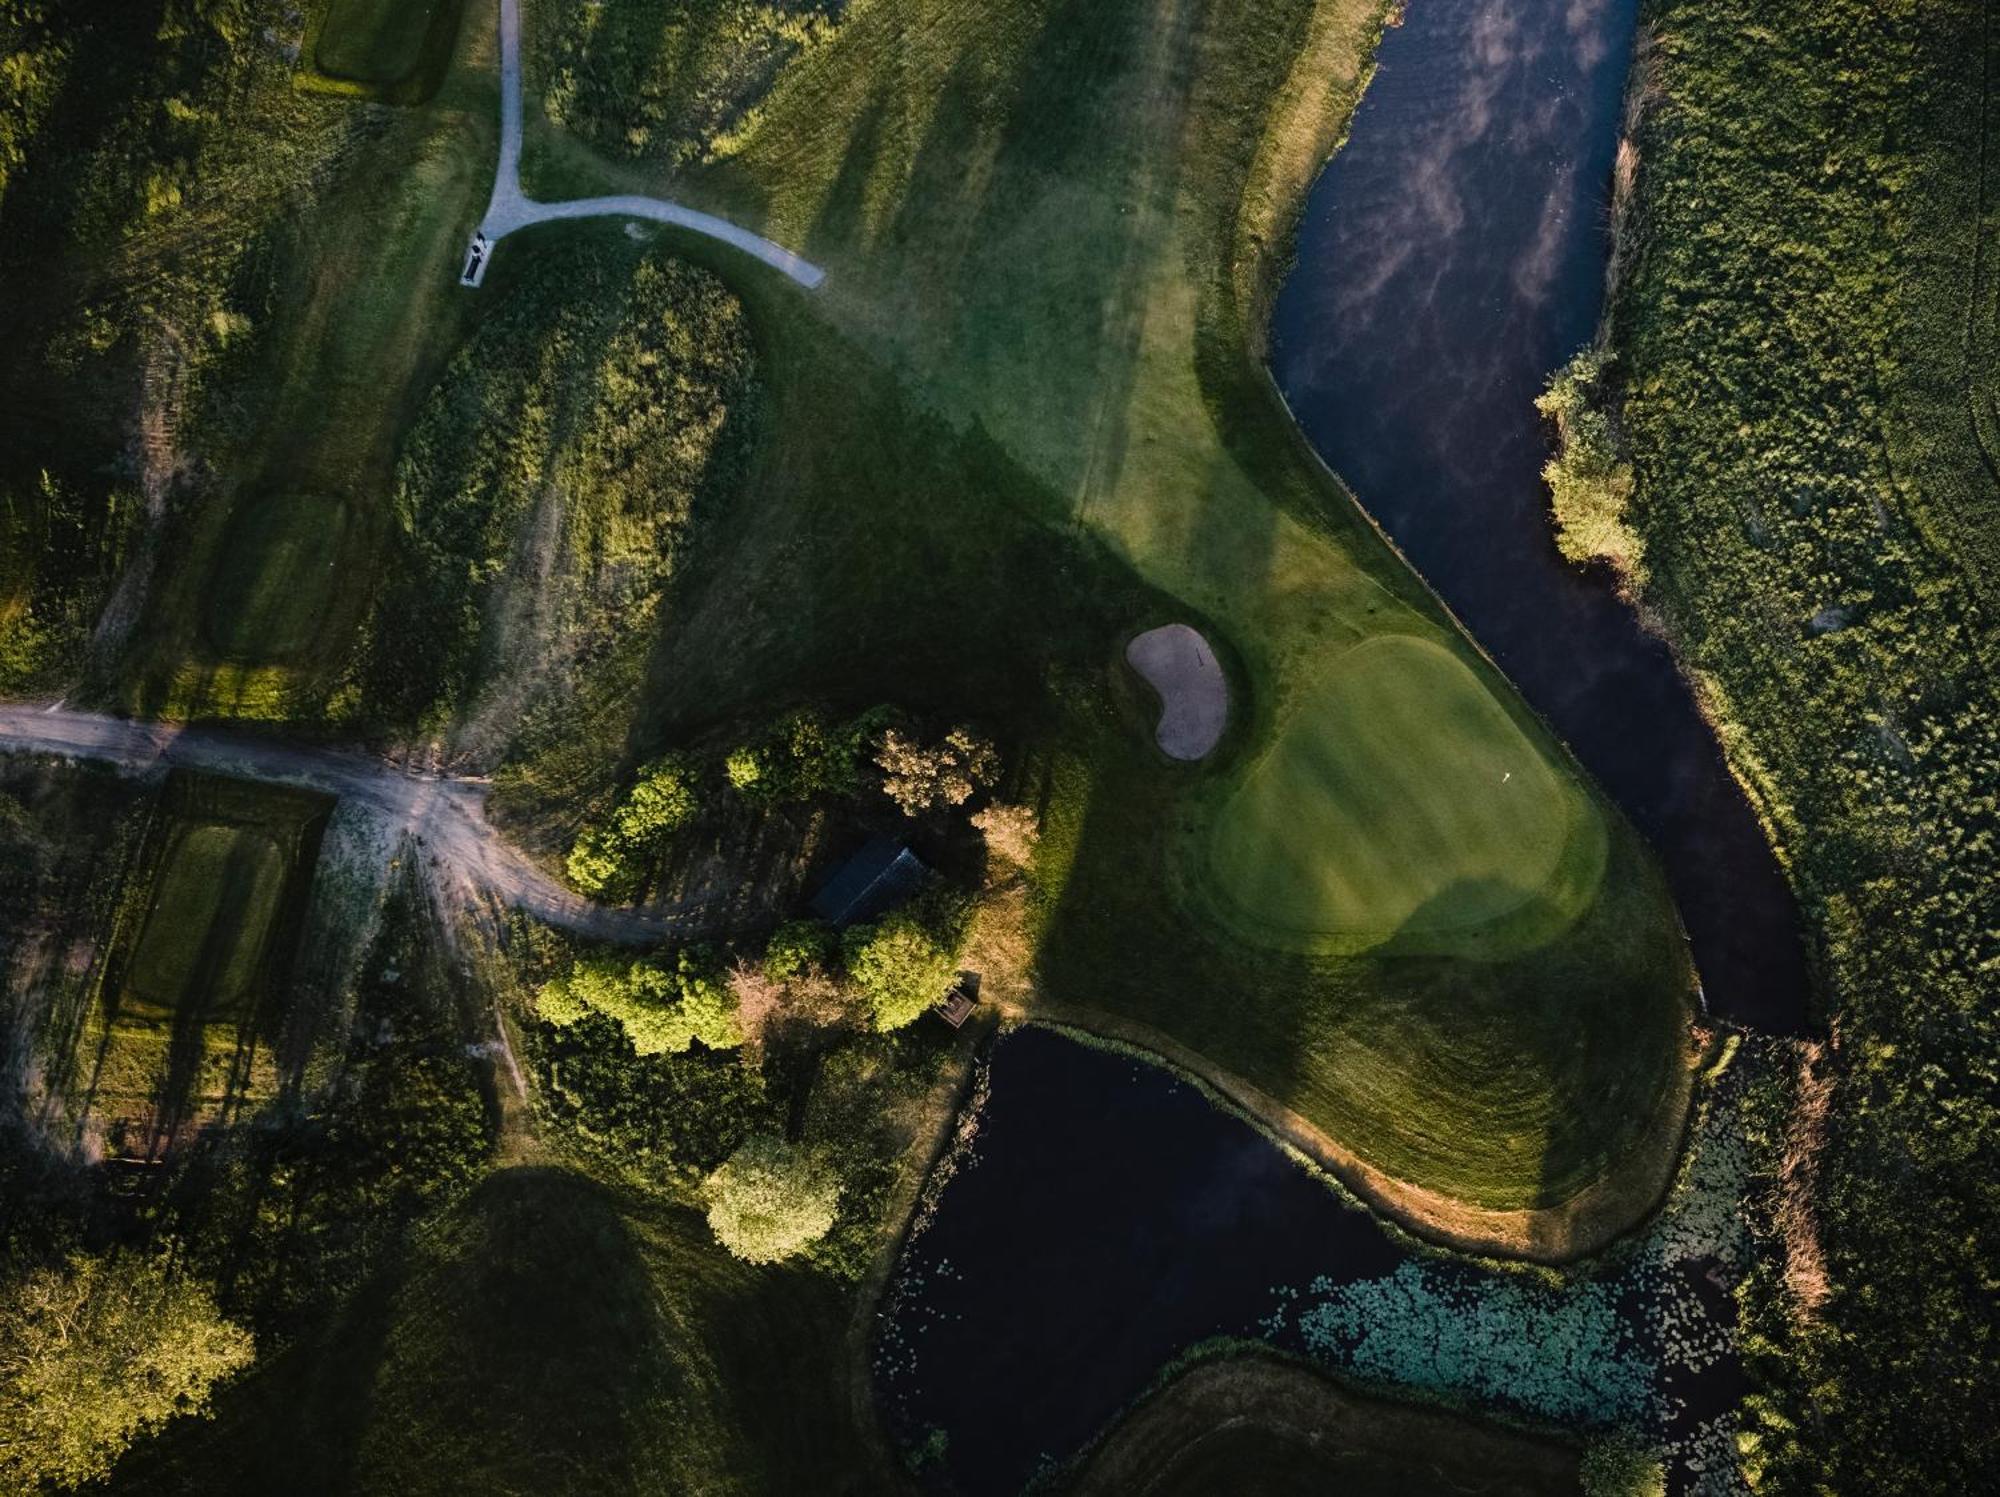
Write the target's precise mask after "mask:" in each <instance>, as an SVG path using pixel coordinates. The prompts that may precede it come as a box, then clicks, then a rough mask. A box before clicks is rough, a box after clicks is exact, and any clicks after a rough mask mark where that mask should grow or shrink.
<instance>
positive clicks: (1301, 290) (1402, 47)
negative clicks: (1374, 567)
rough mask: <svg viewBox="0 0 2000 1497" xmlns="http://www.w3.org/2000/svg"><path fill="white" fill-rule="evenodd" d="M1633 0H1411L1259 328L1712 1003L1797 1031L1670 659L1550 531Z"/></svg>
mask: <svg viewBox="0 0 2000 1497" xmlns="http://www.w3.org/2000/svg"><path fill="white" fill-rule="evenodd" d="M1635 10H1636V0H1532V3H1530V0H1411V3H1410V5H1409V7H1408V13H1407V15H1406V17H1405V19H1404V21H1403V24H1402V25H1400V26H1398V27H1395V28H1393V29H1391V30H1390V32H1389V33H1388V35H1387V37H1386V39H1385V40H1384V42H1383V44H1382V48H1381V51H1380V54H1379V62H1380V72H1379V73H1378V75H1377V77H1376V79H1375V81H1374V82H1373V83H1372V84H1371V85H1370V86H1369V89H1368V92H1367V94H1366V95H1365V96H1364V97H1363V99H1362V103H1361V107H1360V109H1359V110H1358V111H1357V113H1356V115H1355V120H1354V129H1353V134H1352V136H1351V138H1350V140H1349V142H1348V144H1347V146H1346V147H1345V148H1344V149H1343V150H1341V151H1340V152H1339V153H1338V154H1337V155H1336V156H1335V157H1334V159H1333V160H1332V162H1331V163H1330V164H1329V165H1328V166H1327V169H1326V170H1325V172H1323V173H1322V174H1321V177H1320V179H1319V181H1318V183H1317V184H1316V185H1315V186H1314V188H1313V191H1312V195H1311V197H1310V198H1309V200H1308V202H1307V205H1306V211H1305V216H1304V219H1303V221H1302V222H1301V225H1300V232H1299V246H1298V265H1297V269H1296V270H1295V271H1294V272H1293V274H1292V276H1291V278H1290V279H1289V281H1288V282H1287V283H1286V285H1285V287H1284V289H1283V291H1282V293H1281V294H1280V296H1279V299H1278V304H1277V307H1276V310H1275V314H1274V316H1273V319H1272V342H1271V348H1272V359H1271V363H1272V370H1273V372H1274V374H1275V375H1276V376H1277V380H1278V384H1279V387H1280V388H1281V389H1282V390H1283V391H1284V393H1285V398H1286V400H1287V401H1288V402H1289V403H1290V405H1291V407H1292V410H1293V412H1294V414H1295V415H1296V416H1297V417H1298V420H1299V422H1300V425H1301V426H1302V427H1303V428H1304V430H1305V432H1306V435H1307V436H1308V437H1310V438H1311V440H1312V443H1313V445H1314V446H1315V447H1316V448H1317V449H1318V450H1319V452H1320V455H1321V456H1322V457H1324V458H1325V459H1326V461H1327V463H1328V464H1329V465H1330V466H1331V467H1332V468H1333V469H1334V470H1335V471H1336V472H1338V473H1339V474H1340V475H1341V476H1342V477H1343V478H1344V479H1346V480H1347V482H1348V484H1349V485H1350V486H1351V487H1352V488H1353V490H1354V492H1355V493H1356V495H1357V496H1358V497H1359V498H1360V501H1361V503H1362V504H1363V505H1364V506H1366V507H1367V509H1368V511H1369V512H1370V513H1371V514H1372V515H1374V517H1375V519H1376V520H1377V522H1379V523H1380V524H1381V525H1382V527H1383V528H1384V529H1385V530H1387V531H1388V532H1389V533H1390V534H1391V535H1392V536H1394V537H1395V539H1396V543H1397V544H1398V545H1399V546H1400V547H1401V548H1402V550H1403V553H1404V555H1405V556H1407V557H1408V558H1409V559H1410V561H1411V563H1412V564H1413V565H1414V566H1415V567H1416V569H1417V570H1418V571H1419V572H1421V573H1422V574H1423V576H1424V578H1425V580H1426V581H1428V582H1429V583H1430V585H1431V586H1432V587H1433V588H1435V589H1436V590H1437V592H1438V594H1439V595H1440V596H1441V597H1442V598H1443V599H1444V600H1445V602H1446V603H1447V604H1448V605H1449V606H1450V607H1451V608H1452V610H1453V611H1454V612H1455V613H1456V614H1457V615H1458V616H1459V618H1460V619H1461V620H1463V621H1464V623H1465V625H1466V627H1467V628H1468V629H1469V630H1470V631H1471V633H1472V635H1473V637H1474V638H1475V639H1477V640H1478V641H1479V643H1480V644H1481V646H1483V647H1484V648H1485V650H1486V651H1487V653H1488V654H1490V655H1491V656H1492V657H1493V658H1494V659H1495V660H1496V661H1497V662H1498V663H1499V665H1500V667H1501V669H1502V670H1504V671H1505V672H1506V673H1507V675H1508V676H1509V677H1510V678H1511V679H1512V680H1513V682H1514V684H1515V685H1516V686H1517V687H1518V688H1519V689H1520V691H1521V693H1522V694H1523V695H1524V696H1525V697H1526V698H1527V699H1528V701H1529V702H1531V703H1532V704H1533V705H1534V707H1535V708H1536V710H1537V711H1539V712H1540V713H1541V714H1542V715H1543V717H1545V718H1546V719H1547V720H1548V721H1549V723H1550V724H1551V725H1552V726H1553V727H1554V728H1555V730H1556V732H1557V733H1558V734H1560V735H1561V736H1562V738H1563V739H1564V740H1565V741H1566V742H1567V743H1568V744H1569V745H1570V747H1571V749H1572V750H1573V751H1574V752H1575V753H1576V755H1577V757H1578V758H1579V759H1581V760H1582V761H1583V763H1584V765H1585V766H1586V767H1588V768H1589V770H1590V771H1591V773H1592V774H1594V775H1595V776H1596V777H1597V780H1598V782H1599V783H1600V784H1602V785H1603V786H1604V787H1605V789H1606V790H1607V791H1608V792H1609V793H1610V795H1611V797H1612V798H1613V799H1614V800H1615V801H1617V803H1618V804H1619V806H1620V807H1621V808H1622V809H1623V810H1624V812H1625V814H1626V815H1627V816H1628V817H1630V818H1631V820H1632V821H1633V823H1634V824H1635V825H1637V826H1638V827H1639V829H1640V830H1641V831H1642V832H1643V833H1644V834H1645V835H1646V836H1647V837H1648V838H1649V839H1650V840H1651V842H1652V844H1653V846H1654V847H1655V848H1656V849H1657V850H1658V852H1659V854H1660V857H1661V860H1662V862H1663V863H1664V865H1665V867H1666V872H1667V878H1668V882H1669V883H1670V884H1671V886H1672V888H1673V893H1674V898H1675V900H1676V902H1677V903H1678V904H1679V906H1680V910H1681V917H1682V920H1683V921H1684V922H1685V924H1686V926H1687V930H1688V934H1689V937H1690V940H1691V942H1692V944H1693V949H1694V955H1695V963H1696V966H1697V967H1698V969H1699V970H1700V973H1701V976H1702V981H1703V986H1704V989H1705V992H1706V996H1707V999H1708V1003H1709V1006H1710V1009H1711V1011H1713V1012H1714V1013H1716V1014H1717V1015H1719V1016H1720V1017H1723V1018H1725V1019H1728V1020H1730V1021H1732V1022H1734V1023H1738V1024H1743V1025H1747V1026H1750V1027H1753V1028H1756V1029H1759V1030H1762V1031H1765V1032H1767V1033H1796V1032H1798V1031H1800V1030H1801V1029H1802V1028H1803V1027H1804V1025H1805V1024H1806V1020H1807V1002H1808V997H1809V987H1808V979H1807V975H1806V967H1805V961H1804V955H1803V951H1802V949H1801V945H1800V940H1799V934H1798V930H1799V923H1798V910H1797V907H1796V905H1795V903H1794V901H1793V899H1792V896H1791V891H1790V890H1789V888H1788V887H1787V886H1786V884H1785V882H1784V879H1783V877H1782V876H1781V875H1780V873H1779V871H1778V866H1777V863H1776V860H1775V859H1774V858H1773V856H1772V854H1771V850H1770V847H1769V845H1768V843H1767V842H1766V841H1765V838H1764V834H1763V829H1762V828H1761V827H1760V826H1759V825H1758V823H1757V820H1756V818H1755V816H1754V815H1753V814H1752V812H1751V810H1750V806H1749V804H1748V802H1747V801H1746V800H1745V799H1744V796H1743V793H1742V790H1741V789H1740V788H1739V787H1738V786H1737V784H1736V782H1735V781H1734V780H1733V779H1732V778H1731V777H1730V775H1729V772H1728V769H1727V767H1726V766H1725V765H1724V763H1723V759H1722V755H1721V751H1720V749H1719V748H1718V747H1717V744H1716V741H1715V738H1714V735H1713V734H1712V733H1711V732H1710V730H1709V727H1708V725H1707V723H1706V722H1704V721H1703V719H1702V717H1701V715H1700V713H1699V712H1698V711H1697V709H1696V707H1695V704H1694V700H1693V698H1692V696H1691V695H1690V693H1689V690H1688V688H1687V685H1686V683H1685V681H1684V680H1683V679H1682V677H1681V675H1680V673H1679V671H1678V670H1677V669H1676V667H1675V664H1674V660H1673V657H1672V655H1671V653H1670V652H1669V651H1668V649H1667V647H1666V646H1665V645H1664V644H1663V643H1661V642H1660V641H1659V640H1658V639H1656V638H1654V637H1653V636H1651V635H1649V634H1647V633H1646V632H1645V631H1644V630H1643V629H1641V628H1640V626H1639V621H1638V618H1637V616H1636V615H1635V614H1634V612H1633V611H1632V609H1631V608H1630V607H1628V606H1627V605H1626V604H1625V603H1623V602H1622V601H1620V599H1619V598H1618V597H1617V595H1616V593H1615V592H1614V590H1613V588H1612V586H1611V583H1610V581H1609V579H1608V578H1605V577H1601V576H1589V575H1585V574H1583V573H1580V572H1578V571H1577V570H1576V569H1575V568H1573V567H1571V566H1570V565H1569V564H1567V563H1566V562H1565V561H1564V560H1563V559H1562V557H1561V556H1560V555H1559V554H1558V553H1557V551H1556V548H1555V544H1554V541H1553V538H1552V536H1551V532H1550V527H1549V522H1548V515H1547V503H1548V501H1547V497H1546V491H1545V490H1544V488H1543V485H1542V480H1541V476H1540V475H1541V466H1542V463H1543V462H1544V461H1545V459H1546V458H1547V455H1548V443H1547V435H1546V433H1545V431H1544V430H1543V427H1542V424H1541V421H1540V419H1539V417H1538V416H1537V414H1536V412H1535V410H1534V407H1533V401H1534V398H1535V396H1536V395H1537V394H1539V393H1540V391H1541V389H1542V387H1543V384H1544V383H1545V381H1546V379H1547V377H1548V374H1549V372H1550V371H1551V370H1553V369H1555V368H1556V367H1558V366H1559V365H1560V364H1562V363H1563V362H1564V361H1565V360H1566V359H1567V358H1568V357H1569V356H1570V355H1571V354H1572V353H1574V352H1576V351H1577V350H1578V349H1580V348H1582V347H1583V346H1584V345H1585V344H1586V343H1588V342H1589V341H1590V338H1591V336H1592V334H1593V332H1594V330H1595V328H1596V325H1597V320H1598V314H1599V312H1600V310H1601V308H1602V306H1603V300H1604V296H1603V289H1604V288H1603V281H1604V269H1605V263H1606V259H1607V254H1608V238H1607V220H1608V207H1609V202H1608V200H1609V196H1610V184H1611V172H1612V163H1613V157H1614V155H1615V153H1616V150H1617V144H1618V135H1619V117H1620V113H1621V111H1622V108H1623V98H1624V85H1625V75H1626V70H1627V66H1628V62H1629V59H1630V57H1631V52H1632V39H1633V29H1634V24H1635V20H1634V12H1635Z"/></svg>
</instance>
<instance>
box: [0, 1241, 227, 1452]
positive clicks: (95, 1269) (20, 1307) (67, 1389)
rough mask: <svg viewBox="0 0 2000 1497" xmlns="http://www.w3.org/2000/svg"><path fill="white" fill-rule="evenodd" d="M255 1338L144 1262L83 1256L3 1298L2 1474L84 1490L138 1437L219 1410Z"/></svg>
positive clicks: (204, 1295)
mask: <svg viewBox="0 0 2000 1497" xmlns="http://www.w3.org/2000/svg"><path fill="white" fill-rule="evenodd" d="M254 1354H255V1349H254V1347H253V1345H252V1343H251V1339H250V1335H249V1333H248V1332H247V1331H245V1330H243V1329H242V1328H241V1327H239V1326H236V1325H233V1324H231V1323H230V1322H229V1321H227V1320H224V1319H223V1318H222V1315H221V1313H220V1312H219V1311H218V1310H217V1309H216V1305H215V1300H214V1298H213V1296H211V1295H210V1293H209V1291H208V1290H207V1288H206V1287H204V1286H203V1285H201V1284H200V1283H197V1282H195V1281H192V1280H189V1279H184V1278H175V1277H172V1276H170V1275H169V1274H168V1273H167V1271H166V1269H165V1267H164V1266H163V1265H162V1263H161V1261H160V1260H159V1259H156V1258H150V1257H142V1256H138V1255H135V1254H121V1255H118V1256H116V1257H111V1258H93V1257H87V1256H84V1255H82V1254H78V1255H75V1256H73V1257H71V1258H70V1260H69V1261H68V1263H67V1264H65V1265H64V1266H63V1267H61V1268H43V1269H35V1270H33V1271H31V1272H29V1273H28V1274H27V1275H26V1276H25V1277H23V1278H21V1279H19V1280H16V1281H15V1282H14V1283H13V1284H12V1285H11V1286H9V1287H8V1289H7V1290H6V1292H5V1293H4V1294H0V1475H4V1476H5V1477H6V1478H8V1479H7V1480H6V1481H5V1482H4V1483H3V1484H4V1485H6V1486H7V1487H8V1488H9V1489H10V1490H14V1491H24V1490H29V1489H32V1488H33V1487H36V1486H38V1485H42V1484H44V1483H48V1484H53V1485H55V1486H60V1487H74V1486H79V1485H81V1484H83V1483H84V1482H88V1481H94V1480H96V1479H98V1478H100V1477H102V1476H104V1475H105V1474H106V1473H107V1472H109V1471H110V1469H111V1466H112V1463H113V1462H115V1461H116V1460H117V1459H118V1456H119V1455H120V1453H121V1452H123V1451H124V1449H125V1448H126V1447H127V1446H128V1445H130V1444H131V1443H132V1442H133V1441H134V1440H135V1439H137V1438H138V1437H139V1436H141V1435H143V1434H146V1433H149V1432H150V1431H152V1430H155V1429H157V1428H159V1426H161V1425H163V1424H165V1423H166V1422H167V1421H168V1420H169V1419H172V1418H173V1417H174V1416H175V1415H177V1414H193V1413H200V1412H202V1411H204V1410H205V1409H206V1408H207V1406H208V1400H209V1394H210V1392H211V1391H212V1390H213V1389H214V1387H215V1386H216V1384H218V1383H220V1382H222V1381H223V1380H225V1379H226V1378H228V1377H229V1376H230V1375H231V1374H232V1373H235V1372H237V1371H238V1370H240V1369H241V1368H243V1367H247V1366H248V1365H249V1364H250V1361H251V1359H252V1357H253V1356H254Z"/></svg>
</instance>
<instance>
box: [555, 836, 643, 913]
mask: <svg viewBox="0 0 2000 1497" xmlns="http://www.w3.org/2000/svg"><path fill="white" fill-rule="evenodd" d="M563 867H564V871H565V872H567V873H568V874H569V881H570V883H571V884H573V885H575V886H576V888H577V889H578V890H579V891H580V892H582V893H584V894H587V895H589V896H590V897H591V898H592V899H605V900H625V899H630V898H631V897H632V895H633V894H634V893H636V892H637V890H638V879H637V877H636V874H635V871H634V869H633V867H632V863H631V860H630V859H629V858H628V857H627V856H626V852H625V847H624V844H623V842H622V841H621V840H620V839H619V836H618V833H617V831H616V830H615V829H614V828H612V827H608V826H591V827H585V828H584V829H583V832H582V835H580V836H579V837H578V838H577V839H576V843H575V845H574V846H572V847H571V848H570V850H569V858H568V859H567V861H566V862H565V863H564V865H563Z"/></svg>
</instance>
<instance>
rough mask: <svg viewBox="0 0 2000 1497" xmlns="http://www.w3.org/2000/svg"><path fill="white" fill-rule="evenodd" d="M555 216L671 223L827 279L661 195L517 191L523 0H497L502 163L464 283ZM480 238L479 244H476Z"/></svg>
mask: <svg viewBox="0 0 2000 1497" xmlns="http://www.w3.org/2000/svg"><path fill="white" fill-rule="evenodd" d="M558 218H645V219H651V220H652V221H653V222H655V223H663V224H671V225H673V226H674V227H675V228H680V229H688V230H691V231H693V232H694V233H697V234H704V235H706V236H707V237H708V238H710V239H717V240H720V241H721V242H722V243H724V244H727V245H731V246H733V247H734V248H736V249H739V250H741V251H743V253H744V254H746V255H749V256H751V257H752V258H754V259H758V260H761V261H763V262H764V263H765V264H766V265H768V266H770V267H771V268H772V269H773V270H777V271H780V272H782V273H783V274H784V275H787V276H789V277H791V278H792V279H793V280H794V281H796V282H798V284H799V285H801V286H803V287H805V288H806V289H807V290H808V291H810V290H812V289H813V288H815V287H816V286H818V285H819V283H820V282H821V281H823V280H825V279H826V272H825V271H823V270H821V269H820V268H819V267H818V266H817V265H814V264H813V263H812V262H811V261H809V260H806V259H804V258H802V257H801V256H798V255H795V254H793V253H792V252H791V251H790V250H788V249H786V248H785V247H784V246H783V245H780V244H773V243H772V242H771V241H770V240H768V239H765V238H763V237H762V236H761V235H757V234H753V233H751V232H750V231H749V230H748V229H741V228H738V227H737V226H736V225H735V224H733V223H730V222H729V221H728V220H727V219H722V218H717V217H716V216H715V215H714V214H712V213H701V212H698V211H697V210H695V209H693V208H684V207H682V206H681V205H680V204H679V203H671V202H668V201H667V200H666V199H664V198H649V197H640V196H638V195H637V194H629V195H625V196H619V197H601V198H575V199H572V200H571V201H569V202H566V203H538V202H536V201H535V200H534V199H533V198H531V197H529V196H528V195H527V194H526V193H525V192H523V191H522V190H521V0H500V165H499V168H498V170H497V171H495V173H494V176H493V197H492V200H491V201H490V202H488V203H487V205H486V217H485V218H483V219H482V220H480V224H479V233H478V237H477V238H475V239H474V241H473V243H474V246H475V251H474V252H475V253H476V254H477V256H478V258H477V260H475V261H473V262H472V264H471V268H469V269H468V270H467V272H466V276H465V279H466V281H467V283H468V284H471V285H475V286H476V285H478V284H479V282H480V280H482V279H483V278H484V276H485V274H486V266H487V264H488V262H489V261H491V260H492V258H493V250H492V246H493V245H494V244H496V243H498V242H499V241H500V240H501V239H504V238H505V237H506V236H507V235H509V234H511V233H513V232H514V231H515V230H516V229H525V228H527V227H528V226H529V225H531V224H538V223H547V222H548V221H549V220H551V219H558ZM482 242H483V246H484V247H483V248H482V247H480V246H481V245H482Z"/></svg>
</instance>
